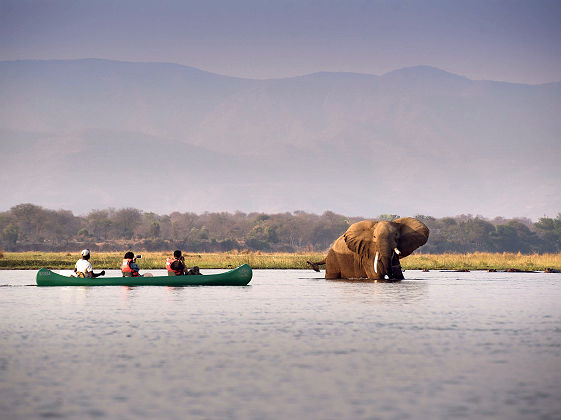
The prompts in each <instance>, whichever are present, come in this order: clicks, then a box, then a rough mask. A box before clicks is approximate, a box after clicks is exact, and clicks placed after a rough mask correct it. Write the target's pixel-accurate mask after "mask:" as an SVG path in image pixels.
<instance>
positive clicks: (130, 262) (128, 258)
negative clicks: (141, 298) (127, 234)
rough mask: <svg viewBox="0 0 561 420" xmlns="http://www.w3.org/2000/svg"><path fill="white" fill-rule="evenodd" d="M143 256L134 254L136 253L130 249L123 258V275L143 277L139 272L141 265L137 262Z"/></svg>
mask: <svg viewBox="0 0 561 420" xmlns="http://www.w3.org/2000/svg"><path fill="white" fill-rule="evenodd" d="M137 258H141V256H140V255H137V256H136V257H135V256H134V253H133V252H131V251H128V252H127V253H126V254H125V257H124V258H123V263H122V264H121V272H122V273H123V277H141V274H140V273H139V270H140V267H139V266H138V264H137V263H136V259H137Z"/></svg>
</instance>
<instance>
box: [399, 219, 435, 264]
mask: <svg viewBox="0 0 561 420" xmlns="http://www.w3.org/2000/svg"><path fill="white" fill-rule="evenodd" d="M393 222H394V223H397V224H398V225H399V228H400V235H399V243H398V245H397V248H398V249H399V250H400V251H401V254H400V255H399V258H403V257H407V256H408V255H410V254H411V253H412V252H413V251H415V250H416V249H417V248H419V247H420V246H422V245H424V244H425V243H426V242H427V240H428V239H429V228H428V227H426V226H425V224H424V223H421V222H419V221H418V220H417V219H414V218H412V217H402V218H400V219H396V220H394V221H393Z"/></svg>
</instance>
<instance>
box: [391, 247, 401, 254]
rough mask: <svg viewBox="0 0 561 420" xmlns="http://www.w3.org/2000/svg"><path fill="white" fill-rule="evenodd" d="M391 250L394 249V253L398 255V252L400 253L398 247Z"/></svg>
mask: <svg viewBox="0 0 561 420" xmlns="http://www.w3.org/2000/svg"><path fill="white" fill-rule="evenodd" d="M393 250H394V251H395V253H396V254H397V255H400V254H401V251H400V250H399V249H397V248H394V249H393Z"/></svg>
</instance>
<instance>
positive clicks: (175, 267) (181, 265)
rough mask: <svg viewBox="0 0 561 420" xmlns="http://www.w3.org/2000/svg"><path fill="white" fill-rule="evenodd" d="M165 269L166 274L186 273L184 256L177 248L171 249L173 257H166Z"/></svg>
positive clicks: (180, 274) (178, 274) (177, 274)
mask: <svg viewBox="0 0 561 420" xmlns="http://www.w3.org/2000/svg"><path fill="white" fill-rule="evenodd" d="M166 270H168V276H182V275H184V274H186V270H187V267H185V258H184V257H183V255H181V251H180V250H179V249H176V250H175V251H173V257H168V258H167V259H166Z"/></svg>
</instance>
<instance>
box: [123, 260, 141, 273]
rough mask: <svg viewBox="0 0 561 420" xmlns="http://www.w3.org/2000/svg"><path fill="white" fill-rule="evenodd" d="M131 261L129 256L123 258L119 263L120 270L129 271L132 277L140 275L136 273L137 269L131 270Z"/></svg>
mask: <svg viewBox="0 0 561 420" xmlns="http://www.w3.org/2000/svg"><path fill="white" fill-rule="evenodd" d="M131 262H132V259H131V258H126V259H124V260H123V263H122V264H121V271H122V272H123V273H131V275H132V276H133V277H140V274H138V271H136V270H133V269H132V268H131V265H130V264H131Z"/></svg>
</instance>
